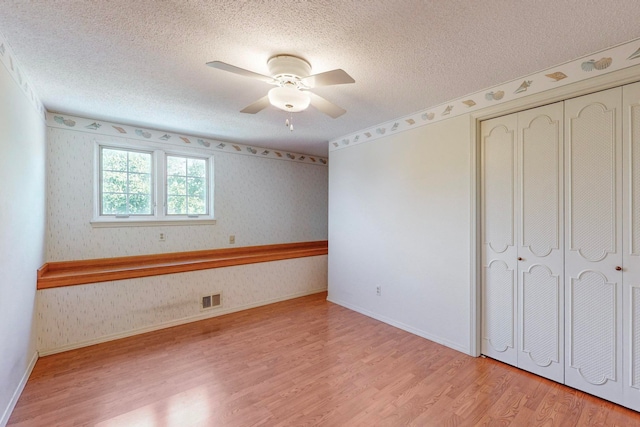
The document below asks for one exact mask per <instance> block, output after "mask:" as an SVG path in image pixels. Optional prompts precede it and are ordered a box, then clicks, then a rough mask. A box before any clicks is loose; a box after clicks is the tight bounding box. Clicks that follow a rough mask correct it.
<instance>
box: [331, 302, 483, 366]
mask: <svg viewBox="0 0 640 427" xmlns="http://www.w3.org/2000/svg"><path fill="white" fill-rule="evenodd" d="M327 301H329V302H332V303H334V304H338V305H341V306H343V307H345V308H348V309H349V310H353V311H356V312H358V313H360V314H364V315H365V316H368V317H371V318H373V319H376V320H379V321H381V322H383V323H386V324H388V325H391V326H393V327H396V328H398V329H402V330H403V331H407V332H409V333H412V334H414V335H417V336H419V337H422V338H426V339H428V340H429V341H433V342H436V343H438V344H442V345H444V346H447V347H449V348H452V349H454V350H457V351H459V352H461V353H464V354H468V355H469V356H473V354H471V351H469V348H467V347H464V346H461V345H459V344H457V343H454V342H451V341H449V340H446V339H443V338H440V337H438V336H435V335H432V334H430V333H428V332H425V331H423V330H420V329H417V328H414V327H413V326H409V325H407V324H405V323H402V322H398V321H397V320H393V319H390V318H388V317H385V316H381V315H379V314H377V313H374V312H372V311H369V310H367V309H365V308H362V307H360V306H357V305H354V304H351V303H348V302H345V301H341V300H339V299H336V298H331V297H330V296H328V297H327Z"/></svg>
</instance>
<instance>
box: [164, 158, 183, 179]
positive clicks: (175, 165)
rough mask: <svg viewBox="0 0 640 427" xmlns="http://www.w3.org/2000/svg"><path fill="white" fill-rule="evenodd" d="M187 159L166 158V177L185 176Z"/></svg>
mask: <svg viewBox="0 0 640 427" xmlns="http://www.w3.org/2000/svg"><path fill="white" fill-rule="evenodd" d="M186 174H187V159H186V158H184V157H173V156H167V175H180V176H186Z"/></svg>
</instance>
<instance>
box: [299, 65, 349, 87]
mask: <svg viewBox="0 0 640 427" xmlns="http://www.w3.org/2000/svg"><path fill="white" fill-rule="evenodd" d="M302 82H303V83H304V84H305V85H307V86H309V87H319V86H331V85H343V84H346V83H355V82H356V81H355V80H353V78H352V77H351V76H350V75H349V74H347V72H346V71H344V70H341V69H337V70H331V71H327V72H324V73H320V74H314V75H312V76H309V77H305V78H303V79H302Z"/></svg>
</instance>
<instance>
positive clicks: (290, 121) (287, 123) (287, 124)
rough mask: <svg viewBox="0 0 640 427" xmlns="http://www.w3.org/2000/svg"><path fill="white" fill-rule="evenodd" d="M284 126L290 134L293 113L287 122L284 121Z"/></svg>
mask: <svg viewBox="0 0 640 427" xmlns="http://www.w3.org/2000/svg"><path fill="white" fill-rule="evenodd" d="M284 125H285V126H286V127H288V128H289V130H290V131H291V132H293V113H291V116H289V118H288V119H287V120H285V121H284Z"/></svg>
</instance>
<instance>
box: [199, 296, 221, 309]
mask: <svg viewBox="0 0 640 427" xmlns="http://www.w3.org/2000/svg"><path fill="white" fill-rule="evenodd" d="M221 306H222V294H221V293H217V294H213V295H206V296H204V297H202V305H201V307H202V308H201V309H202V310H209V309H212V308H216V307H221Z"/></svg>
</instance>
